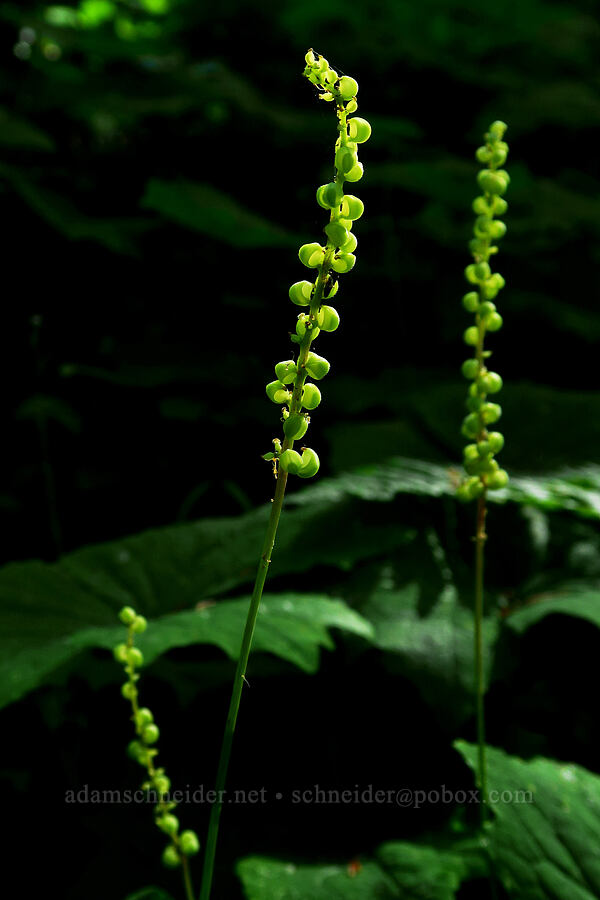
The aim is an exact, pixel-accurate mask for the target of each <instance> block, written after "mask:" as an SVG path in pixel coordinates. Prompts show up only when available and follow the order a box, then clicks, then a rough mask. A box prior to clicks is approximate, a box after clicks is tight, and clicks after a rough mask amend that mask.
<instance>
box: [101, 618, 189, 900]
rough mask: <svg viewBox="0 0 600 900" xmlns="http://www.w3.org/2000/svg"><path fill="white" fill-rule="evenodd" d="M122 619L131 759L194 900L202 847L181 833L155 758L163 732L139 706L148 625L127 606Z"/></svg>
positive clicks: (168, 860)
mask: <svg viewBox="0 0 600 900" xmlns="http://www.w3.org/2000/svg"><path fill="white" fill-rule="evenodd" d="M119 618H120V620H121V622H122V623H123V624H124V625H126V626H127V639H126V642H124V643H121V644H117V646H116V647H115V650H114V655H115V659H116V660H117V662H120V663H121V664H122V665H123V667H124V669H125V675H126V676H127V678H126V681H125V684H123V686H122V687H121V694H122V695H123V697H124V698H125V699H126V700H129V702H130V704H131V720H132V722H133V725H134V728H135V734H136V740H133V741H131V743H130V744H129V747H128V751H129V755H130V756H131V758H132V759H134V760H135V761H136V762H138V763H139V764H140V766H142V768H144V769H145V770H146V775H147V779H146V781H144V783H143V785H142V788H143V789H144V790H146V791H148V792H149V795H150V794H152V795H153V796H154V799H155V806H154V821H155V823H156V826H157V827H158V828H159V829H160V830H161V831H162V832H163V834H165V835H166V836H167V838H168V843H167V846H166V847H165V849H164V852H163V856H162V860H163V863H164V864H165V866H168V867H169V868H171V869H175V868H177V867H178V866H181V868H182V874H183V883H184V887H185V896H186V900H194V891H193V888H192V879H191V876H190V867H189V858H190V856H194V854H196V853H198V851H199V850H200V843H199V841H198V837H197V835H196V833H195V832H194V831H182V832H180V831H179V819H178V818H177V816H175V815H173V810H174V809H175V807H176V805H177V804H176V803H174V802H173V801H172V800H171V797H170V794H169V791H170V788H171V781H170V779H169V778H168V777H167V775H166V774H165V770H164V768H162V767H159V766H156V764H155V757H156V756H157V754H158V749H157V747H156V742H157V741H158V739H159V737H160V732H159V729H158V726H157V725H156V723H155V721H154V716H153V714H152V712H151V710H149V709H148V707H144V706H142V707H141V706H140V705H139V689H138V686H137V682H138V681H139V678H140V676H139V674H138V672H137V669H139V668H140V667H141V666H142V665H143V664H144V656H143V653H142V651H141V650H140V649H139V648H138V647H136V646H135V636H136V635H137V634H143V632H144V631H145V630H146V627H147V622H146V619H145V618H144V616H138V614H137V613H136V611H135V610H134V609H132V607H131V606H124V607H123V609H122V610H121V612H120V613H119Z"/></svg>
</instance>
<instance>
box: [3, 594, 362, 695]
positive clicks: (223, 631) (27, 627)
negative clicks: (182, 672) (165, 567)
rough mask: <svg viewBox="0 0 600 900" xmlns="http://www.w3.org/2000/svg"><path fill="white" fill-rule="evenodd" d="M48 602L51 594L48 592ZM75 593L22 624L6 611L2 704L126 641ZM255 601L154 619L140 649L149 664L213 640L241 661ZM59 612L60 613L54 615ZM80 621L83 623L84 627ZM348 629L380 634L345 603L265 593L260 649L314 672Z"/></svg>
mask: <svg viewBox="0 0 600 900" xmlns="http://www.w3.org/2000/svg"><path fill="white" fill-rule="evenodd" d="M45 599H46V600H47V599H48V598H47V596H46V597H45ZM73 600H82V598H81V597H79V598H77V597H74V596H73V594H71V593H66V594H64V595H63V602H62V603H61V602H60V598H59V597H57V598H56V603H55V605H54V609H52V610H51V609H49V604H48V603H46V605H45V606H40V607H39V609H38V613H39V614H38V616H37V622H36V621H35V616H34V611H35V607H33V606H29V610H28V612H29V616H28V618H27V619H25V618H24V617H23V619H22V625H21V626H20V625H19V621H18V620H19V616H20V615H21V614H20V613H19V612H18V611H15V612H14V613H13V615H12V616H11V615H10V614H9V613H4V614H2V615H1V616H0V618H1V620H2V624H3V625H4V626H5V627H6V629H7V631H6V632H5V634H10V635H11V636H10V637H5V639H4V640H3V641H2V650H3V654H2V661H1V662H0V680H1V682H2V686H1V688H0V705H5V704H6V703H10V702H11V701H14V700H17V699H18V698H19V697H20V696H22V695H23V694H24V693H26V692H27V691H28V690H31V689H33V688H35V687H37V685H38V684H40V683H41V682H42V681H43V680H44V678H45V677H46V676H47V675H48V674H50V673H51V672H52V671H54V670H55V669H56V668H57V667H58V666H60V665H62V664H63V663H66V662H67V661H69V660H70V659H72V658H73V657H74V656H76V655H77V654H78V653H79V652H81V651H82V650H85V649H88V648H91V647H100V648H104V649H106V650H112V648H113V647H114V646H115V645H116V644H117V643H119V642H120V641H122V640H123V638H124V635H125V631H124V628H123V626H121V625H119V624H118V623H117V624H111V625H106V626H104V627H86V626H85V624H84V621H85V614H82V616H81V618H80V619H79V622H78V621H77V618H76V617H75V616H74V615H73V609H72V602H73ZM248 603H249V598H242V599H239V600H225V601H221V602H219V603H215V604H212V605H209V604H206V605H200V607H199V608H198V609H194V610H188V611H186V612H180V613H172V614H171V615H166V616H162V617H160V618H157V619H154V620H152V621H151V622H150V625H149V627H148V630H147V631H146V632H145V633H144V634H142V635H139V636H138V638H137V640H136V646H138V647H139V648H140V650H142V652H143V654H144V660H145V663H146V664H149V663H151V662H152V661H153V660H154V659H156V658H157V657H158V656H160V655H161V654H162V653H165V652H166V651H168V650H170V649H172V648H174V647H187V646H190V645H192V644H213V645H215V646H217V647H220V648H221V649H222V650H223V651H224V652H225V653H226V654H227V655H228V656H229V657H230V658H231V659H236V658H237V654H238V652H239V647H240V643H241V636H242V631H243V628H244V623H245V620H246V615H247V612H248ZM94 612H95V613H96V615H98V616H99V615H102V617H103V618H105V619H107V620H109V621H110V620H111V619H113V620H114V619H116V617H115V616H114V613H113V611H112V610H111V608H110V607H109V605H108V604H104V603H103V602H102V600H100V599H99V598H98V601H97V603H96V604H95V610H94ZM52 614H53V615H52ZM78 625H79V627H77V626H78ZM333 627H335V628H340V629H343V630H345V631H350V632H352V633H354V634H357V635H360V636H362V637H364V638H367V639H368V638H371V637H372V633H373V630H372V626H371V625H370V624H369V623H368V622H367V621H366V620H365V619H364V618H362V617H361V616H360V615H359V614H358V613H356V612H354V611H353V610H351V609H349V608H348V607H347V606H346V605H345V604H344V603H343V602H342V601H341V600H337V599H331V598H328V597H323V596H320V595H319V596H317V595H306V594H273V595H265V598H264V600H263V603H262V604H261V609H260V611H259V617H258V622H257V626H256V633H255V637H254V644H253V649H254V651H255V652H258V651H264V652H266V653H272V654H274V655H276V656H279V657H281V658H282V659H285V660H287V661H288V662H291V663H294V664H295V665H297V666H299V667H300V668H301V669H304V671H306V672H315V671H316V670H317V668H318V665H319V648H320V647H325V648H328V649H331V648H332V647H333V642H332V640H331V637H330V636H329V634H328V629H329V628H333Z"/></svg>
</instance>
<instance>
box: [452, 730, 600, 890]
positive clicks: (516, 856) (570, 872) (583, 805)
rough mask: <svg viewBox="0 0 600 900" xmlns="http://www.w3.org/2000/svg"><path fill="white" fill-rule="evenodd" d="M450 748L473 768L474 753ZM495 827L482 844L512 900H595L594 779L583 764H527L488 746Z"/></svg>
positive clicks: (598, 870) (599, 827)
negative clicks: (485, 842) (485, 845)
mask: <svg viewBox="0 0 600 900" xmlns="http://www.w3.org/2000/svg"><path fill="white" fill-rule="evenodd" d="M455 746H456V747H457V749H458V750H459V752H460V753H461V754H462V755H463V757H464V758H465V760H466V761H467V763H468V764H469V766H470V767H471V768H472V769H473V770H475V767H476V760H477V748H476V747H475V746H474V745H471V744H466V743H465V742H464V741H457V742H456V744H455ZM487 761H488V788H489V791H490V792H495V794H492V796H493V797H495V798H496V800H497V802H493V803H492V810H493V822H492V824H491V827H490V830H489V833H488V836H487V837H488V846H489V852H490V854H491V856H492V859H493V860H494V861H495V864H496V866H497V871H498V873H499V876H500V878H501V880H502V882H503V884H504V886H505V887H506V889H507V891H508V892H509V894H510V896H511V897H515V898H518V900H597V898H598V897H599V896H600V777H598V776H597V775H593V774H592V773H591V772H588V771H587V770H586V769H583V768H582V767H581V766H576V765H571V764H569V765H564V764H561V763H558V762H556V761H554V760H550V759H544V758H541V757H538V758H535V759H533V760H531V761H529V762H526V761H524V760H522V759H519V758H518V757H514V756H508V755H507V754H506V753H504V752H503V751H502V750H496V749H494V748H492V747H489V748H488V753H487Z"/></svg>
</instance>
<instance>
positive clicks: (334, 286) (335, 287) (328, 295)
mask: <svg viewBox="0 0 600 900" xmlns="http://www.w3.org/2000/svg"><path fill="white" fill-rule="evenodd" d="M350 252H351V251H350ZM339 286H340V283H339V281H337V279H336V280H335V281H334V282H333V284H332V285H331V287H330V288H329V290H328V292H327V293H326V294H325V293H324V294H323V297H324V298H325V300H331V298H332V297H335V295H336V294H337V292H338V289H339Z"/></svg>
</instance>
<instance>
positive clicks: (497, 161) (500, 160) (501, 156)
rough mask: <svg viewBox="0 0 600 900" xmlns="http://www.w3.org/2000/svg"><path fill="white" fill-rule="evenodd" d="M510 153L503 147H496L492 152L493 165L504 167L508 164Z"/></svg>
mask: <svg viewBox="0 0 600 900" xmlns="http://www.w3.org/2000/svg"><path fill="white" fill-rule="evenodd" d="M507 156H508V153H507V152H506V150H504V149H503V148H502V147H496V148H495V149H494V151H493V152H492V159H491V162H492V165H494V166H503V165H504V163H505V162H506V157H507Z"/></svg>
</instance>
